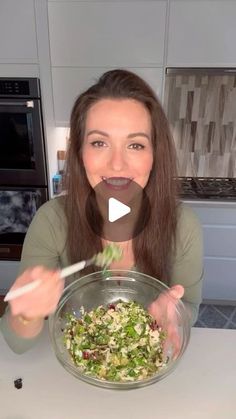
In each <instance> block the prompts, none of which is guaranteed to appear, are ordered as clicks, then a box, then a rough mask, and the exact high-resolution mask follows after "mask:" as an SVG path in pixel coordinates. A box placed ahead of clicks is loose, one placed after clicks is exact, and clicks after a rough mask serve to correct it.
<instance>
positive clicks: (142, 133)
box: [128, 132, 150, 140]
mask: <svg viewBox="0 0 236 419" xmlns="http://www.w3.org/2000/svg"><path fill="white" fill-rule="evenodd" d="M134 137H145V138H147V139H148V140H150V137H149V135H148V134H145V132H133V133H132V134H129V135H128V138H134Z"/></svg>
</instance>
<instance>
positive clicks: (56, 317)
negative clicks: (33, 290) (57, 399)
mask: <svg viewBox="0 0 236 419" xmlns="http://www.w3.org/2000/svg"><path fill="white" fill-rule="evenodd" d="M166 290H168V287H167V286H166V285H164V284H163V283H162V282H160V281H158V280H157V279H155V278H153V277H151V276H148V275H145V274H142V273H139V272H137V271H126V270H109V275H108V276H106V277H105V276H104V274H103V272H102V271H100V272H95V273H92V274H89V275H86V276H84V277H81V278H79V279H78V280H76V281H74V282H73V283H72V284H70V285H69V286H68V287H67V288H65V290H64V292H63V294H62V297H61V299H60V302H59V304H58V307H57V310H56V312H55V313H54V314H53V315H52V316H50V317H49V330H50V337H51V342H52V346H53V348H54V351H55V354H56V357H57V359H58V360H59V362H60V363H61V364H62V366H63V367H64V368H65V369H66V370H67V371H68V372H69V373H71V374H73V375H74V376H75V377H77V378H79V379H81V380H84V381H86V382H88V383H90V384H94V385H97V386H100V387H106V388H113V389H131V388H136V387H143V386H146V385H149V384H152V383H154V382H156V381H159V380H161V379H163V378H164V377H166V376H167V375H169V374H170V373H171V372H172V371H173V370H174V369H175V367H176V366H177V364H178V362H179V360H180V359H181V358H182V355H183V353H184V351H185V349H186V347H187V345H188V342H189V338H190V329H191V327H190V322H189V316H188V315H187V312H186V309H185V307H184V304H183V303H182V302H181V301H180V302H179V303H178V304H177V305H176V307H175V311H176V316H177V319H178V334H179V339H180V351H179V353H178V355H177V356H174V351H173V347H172V346H170V347H169V348H168V357H169V360H168V363H167V366H165V367H163V368H162V369H161V370H160V371H159V372H158V373H156V374H155V375H153V376H152V377H149V378H146V379H143V380H136V381H130V382H127V381H126V382H114V381H107V380H103V379H99V378H96V377H92V376H88V375H85V374H84V373H83V372H81V371H80V370H79V368H78V367H76V366H75V364H74V363H73V361H72V359H71V357H70V354H69V352H68V350H67V349H66V347H65V345H64V342H63V330H64V328H65V325H66V319H65V313H68V312H69V313H73V314H75V315H76V316H78V317H81V312H80V308H81V306H83V307H84V309H85V311H90V310H92V309H94V308H96V307H98V306H99V305H105V306H106V305H107V304H111V303H114V302H116V301H117V300H122V301H136V302H138V303H140V304H141V305H142V306H143V307H144V308H146V309H147V308H148V306H149V305H150V303H151V302H153V301H154V300H155V299H156V298H157V297H158V295H159V294H160V293H161V292H163V291H166Z"/></svg>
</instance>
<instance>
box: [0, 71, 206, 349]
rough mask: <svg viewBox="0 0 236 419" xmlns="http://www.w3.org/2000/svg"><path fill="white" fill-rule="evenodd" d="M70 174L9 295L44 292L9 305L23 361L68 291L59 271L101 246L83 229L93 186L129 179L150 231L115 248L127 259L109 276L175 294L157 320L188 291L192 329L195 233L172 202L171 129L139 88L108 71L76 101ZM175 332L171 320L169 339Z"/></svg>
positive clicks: (197, 278)
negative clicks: (145, 206)
mask: <svg viewBox="0 0 236 419" xmlns="http://www.w3.org/2000/svg"><path fill="white" fill-rule="evenodd" d="M66 168H67V169H66V177H65V182H66V190H67V193H66V195H64V196H61V197H58V198H56V199H53V200H51V201H49V202H47V203H46V204H44V205H43V206H42V207H41V208H40V209H39V210H38V212H37V214H36V216H35V218H34V219H33V221H32V223H31V226H30V228H29V230H28V233H27V236H26V239H25V243H24V248H23V253H22V260H21V265H20V272H23V273H22V274H21V275H20V276H19V277H18V278H17V279H16V281H15V283H14V285H13V287H12V289H15V288H18V287H20V286H22V285H25V284H26V283H29V282H31V281H33V280H35V279H37V278H39V277H40V279H41V285H40V286H39V287H38V288H37V289H35V290H33V291H31V292H29V293H28V294H25V295H24V296H21V297H18V298H16V299H15V300H12V301H11V302H10V309H7V312H6V313H5V315H4V317H3V319H2V322H1V328H2V331H3V334H4V336H5V339H6V340H7V342H8V343H9V345H10V346H11V347H12V349H13V350H15V351H16V352H23V351H24V350H26V349H27V348H28V347H30V346H31V345H32V344H33V342H34V341H35V340H36V337H37V336H38V335H39V333H40V331H41V329H42V327H43V323H44V318H45V316H47V315H48V314H50V313H52V312H53V311H54V310H55V308H56V306H57V303H58V300H59V298H60V296H61V293H62V290H63V286H64V284H63V281H62V280H61V279H60V278H59V271H58V268H62V267H64V266H67V265H69V264H71V263H74V262H77V261H79V260H84V259H88V258H90V257H91V256H92V255H94V254H95V253H97V252H98V251H101V250H102V248H103V247H104V245H105V244H106V240H105V239H104V238H102V237H99V236H97V235H96V234H94V232H93V230H92V229H91V227H90V225H89V224H88V222H87V218H86V198H87V196H88V194H89V193H90V192H91V191H92V190H93V188H94V187H96V186H97V185H98V184H99V182H108V181H109V179H112V182H113V181H116V180H117V179H118V180H119V181H120V179H121V180H126V179H131V180H133V181H134V182H135V183H136V184H137V185H139V186H140V187H141V188H143V189H144V190H145V192H146V194H147V196H148V197H150V199H151V205H150V208H151V210H150V211H151V212H150V216H149V221H148V223H147V225H146V226H145V228H144V229H143V231H142V232H140V233H139V234H138V235H137V236H136V237H135V238H133V239H130V240H126V241H124V242H121V243H119V245H120V246H121V247H122V249H123V258H122V260H121V261H120V262H116V263H113V264H112V266H111V268H123V269H134V268H135V269H137V270H138V271H141V272H144V273H146V274H150V275H152V276H154V277H156V278H159V279H161V280H162V281H163V282H165V283H166V284H168V285H169V286H170V287H172V288H171V291H170V292H169V295H168V296H166V295H164V296H161V298H160V299H159V300H158V301H157V302H155V303H153V304H152V306H151V307H150V312H151V313H152V314H153V315H154V316H155V317H156V318H157V320H159V319H160V316H162V314H163V312H164V311H165V310H167V307H168V305H169V304H170V303H169V301H173V299H171V298H169V297H170V296H172V297H173V298H174V299H176V300H178V298H181V297H182V296H183V292H184V298H183V301H184V302H185V304H186V307H187V310H188V312H189V315H190V317H191V322H192V324H193V323H194V322H195V320H196V318H197V314H198V307H199V304H200V302H201V287H202V270H203V267H202V233H201V227H200V225H199V222H198V220H197V219H196V217H195V215H194V214H193V212H192V211H191V210H190V209H189V208H187V207H185V206H184V205H183V204H180V203H179V201H178V198H177V181H176V177H177V171H176V155H175V149H174V145H173V142H172V138H171V135H170V131H169V127H168V122H167V119H166V117H165V114H164V112H163V110H162V107H161V105H160V103H159V101H158V100H157V98H156V96H155V94H154V93H153V91H152V90H151V88H150V87H149V86H148V85H147V84H146V83H145V82H144V81H143V80H142V79H140V78H139V77H138V76H137V75H135V74H133V73H131V72H128V71H125V70H112V71H109V72H107V73H105V74H104V75H103V76H102V77H101V78H100V79H99V80H98V82H97V83H96V84H95V85H93V86H92V87H90V88H89V89H88V90H87V91H86V92H84V93H83V94H81V95H80V96H79V97H78V99H77V100H76V102H75V104H74V107H73V110H72V114H71V121H70V141H69V150H68V153H67V164H66ZM32 267H34V268H32ZM91 269H95V268H94V267H93V268H90V270H91ZM87 272H88V270H87V271H86V273H87ZM84 273H85V272H84ZM176 300H175V301H176ZM172 311H173V310H172ZM170 312H171V310H169V313H170ZM174 323H175V319H174V317H173V316H172V315H170V319H169V325H170V328H172V329H173V330H174V328H175V324H174ZM172 329H171V330H172ZM170 333H171V331H170Z"/></svg>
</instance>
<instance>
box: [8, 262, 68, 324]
mask: <svg viewBox="0 0 236 419" xmlns="http://www.w3.org/2000/svg"><path fill="white" fill-rule="evenodd" d="M36 279H40V281H41V282H40V284H39V285H38V286H37V287H36V288H35V289H33V290H32V291H30V292H27V293H26V294H24V295H21V296H19V297H16V298H15V299H13V300H11V301H9V305H10V310H11V314H12V316H22V318H24V319H27V320H33V319H39V318H41V319H44V318H45V317H46V316H48V315H49V314H51V313H53V312H54V311H55V310H56V307H57V304H58V301H59V299H60V297H61V294H62V292H63V288H64V280H62V279H61V278H60V273H59V270H56V271H55V270H54V271H52V270H49V269H46V268H44V267H42V266H37V267H35V268H31V269H27V270H26V271H25V272H24V273H23V274H22V275H20V276H19V277H18V278H17V279H16V281H15V282H14V284H13V286H12V287H11V291H12V290H15V289H17V288H20V287H22V286H23V285H26V284H29V283H30V282H32V281H35V280H36Z"/></svg>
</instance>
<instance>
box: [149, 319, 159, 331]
mask: <svg viewBox="0 0 236 419" xmlns="http://www.w3.org/2000/svg"><path fill="white" fill-rule="evenodd" d="M150 328H151V329H152V330H156V329H157V328H158V325H157V322H156V320H153V321H152V323H151V324H150Z"/></svg>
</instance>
